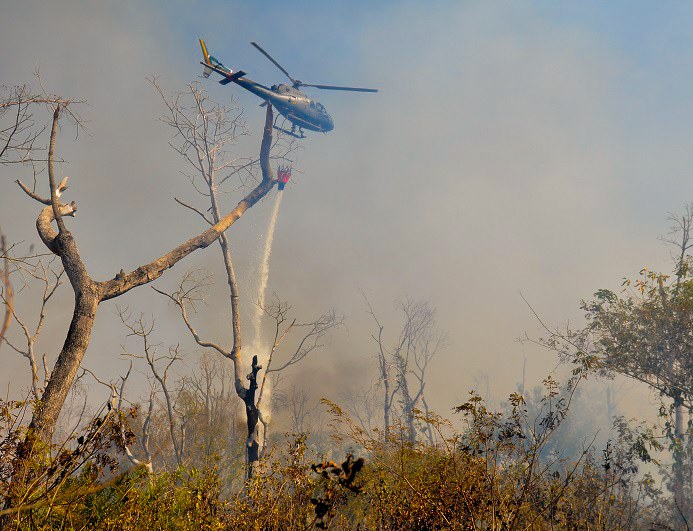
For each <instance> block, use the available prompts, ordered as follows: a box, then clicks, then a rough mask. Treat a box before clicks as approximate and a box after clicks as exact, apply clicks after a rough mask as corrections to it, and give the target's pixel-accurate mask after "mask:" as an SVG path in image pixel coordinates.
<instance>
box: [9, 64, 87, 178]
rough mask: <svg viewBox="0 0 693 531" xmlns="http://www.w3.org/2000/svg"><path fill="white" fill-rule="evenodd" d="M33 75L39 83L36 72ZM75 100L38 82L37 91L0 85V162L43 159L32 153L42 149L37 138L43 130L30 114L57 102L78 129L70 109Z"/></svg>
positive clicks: (19, 162) (75, 118) (25, 161)
mask: <svg viewBox="0 0 693 531" xmlns="http://www.w3.org/2000/svg"><path fill="white" fill-rule="evenodd" d="M36 78H37V80H38V82H39V85H41V78H40V76H39V74H38V72H36ZM75 103H80V102H75V101H72V100H67V99H65V98H62V97H60V96H56V95H52V94H48V93H47V92H46V91H45V89H44V88H43V86H42V85H41V92H39V93H37V92H34V91H32V90H31V88H30V87H29V86H28V85H14V86H5V85H3V86H0V165H5V164H25V163H27V162H39V161H41V160H43V161H45V159H40V158H37V157H36V155H35V153H36V152H37V151H42V150H43V146H41V145H39V139H40V138H41V136H42V134H43V132H44V131H45V130H46V126H45V125H43V124H42V123H40V122H37V120H36V118H35V117H34V111H35V109H36V107H44V106H48V107H54V106H56V105H60V106H61V107H62V108H63V109H64V110H65V112H67V113H68V115H69V116H70V118H72V121H73V123H74V124H75V125H76V126H77V127H78V128H79V127H81V120H80V119H79V116H77V115H76V114H75V113H74V112H73V111H72V108H71V106H73V105H74V104H75Z"/></svg>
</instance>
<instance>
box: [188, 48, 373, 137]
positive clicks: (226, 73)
mask: <svg viewBox="0 0 693 531" xmlns="http://www.w3.org/2000/svg"><path fill="white" fill-rule="evenodd" d="M250 44H252V45H253V46H254V47H255V48H257V50H258V51H259V52H260V53H261V54H263V55H264V56H265V57H267V59H269V60H270V61H271V62H272V64H274V66H276V67H277V68H279V70H281V71H282V72H283V73H284V75H286V77H288V78H289V79H290V80H291V85H286V84H279V85H272V86H271V87H266V86H264V85H261V84H260V83H257V82H255V81H253V80H252V79H249V78H247V77H245V72H244V71H243V70H238V71H236V72H234V71H233V70H231V69H229V68H227V67H225V66H224V65H223V64H222V63H221V61H219V60H218V59H217V58H216V57H214V56H213V55H209V52H208V51H207V46H206V45H205V41H204V40H203V39H200V47H201V48H202V57H203V59H204V61H200V64H201V65H202V66H203V67H204V69H203V71H202V75H203V76H204V77H209V76H210V74H211V73H212V72H216V73H218V74H221V75H222V76H223V79H221V80H219V83H221V84H222V85H228V84H229V83H232V82H233V83H236V84H237V85H240V86H241V87H243V88H244V89H246V90H247V91H249V92H252V93H253V94H255V95H256V96H258V97H260V98H262V99H263V100H265V101H264V102H263V103H262V104H261V107H263V106H265V105H267V104H268V103H269V104H272V105H274V107H275V108H276V109H277V110H278V111H279V113H280V114H281V115H283V116H285V117H286V118H287V119H288V120H289V121H290V122H291V130H288V129H283V128H282V127H279V126H278V125H277V120H276V119H275V122H274V128H275V129H277V130H278V131H281V132H283V133H286V134H288V135H291V136H293V137H296V138H305V137H306V136H305V134H304V132H303V130H304V129H308V130H309V131H318V132H321V133H327V132H328V131H332V129H334V122H333V121H332V117H331V116H330V115H329V114H328V113H327V111H326V110H325V107H323V105H322V104H321V103H319V102H317V101H315V100H313V99H311V98H309V97H308V95H307V94H305V93H304V92H302V91H300V90H299V87H313V88H318V89H323V90H346V91H351V92H378V91H377V90H376V89H369V88H357V87H336V86H333V85H314V84H311V83H303V82H302V81H299V80H297V79H294V78H293V77H291V75H290V74H289V72H287V71H286V70H285V69H284V67H282V66H281V65H280V64H279V63H278V62H277V61H275V60H274V58H273V57H272V56H271V55H270V54H269V53H267V52H266V51H265V50H264V49H263V48H262V47H261V46H260V45H259V44H257V43H255V42H251V43H250ZM277 119H279V116H277Z"/></svg>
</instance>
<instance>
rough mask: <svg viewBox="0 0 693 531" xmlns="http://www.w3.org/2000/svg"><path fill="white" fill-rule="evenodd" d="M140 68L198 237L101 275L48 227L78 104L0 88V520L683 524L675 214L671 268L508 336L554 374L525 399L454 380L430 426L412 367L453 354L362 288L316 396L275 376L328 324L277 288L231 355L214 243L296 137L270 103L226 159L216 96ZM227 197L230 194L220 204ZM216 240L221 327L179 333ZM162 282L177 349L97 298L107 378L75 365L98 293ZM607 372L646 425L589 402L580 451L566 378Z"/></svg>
mask: <svg viewBox="0 0 693 531" xmlns="http://www.w3.org/2000/svg"><path fill="white" fill-rule="evenodd" d="M151 82H152V84H153V86H154V89H155V90H156V91H157V92H158V93H159V94H160V96H161V98H162V102H163V109H164V111H165V114H164V115H163V117H162V122H163V123H164V124H165V126H167V127H168V128H170V131H172V135H171V137H172V139H171V146H172V148H173V150H174V153H175V155H176V156H178V157H180V158H181V161H182V163H183V164H184V165H185V174H186V176H187V177H188V178H189V180H190V182H191V184H192V185H193V190H194V195H193V196H192V199H190V198H183V199H181V198H175V201H176V202H177V203H178V204H179V205H180V207H181V211H182V212H186V213H192V215H194V216H195V218H199V219H197V221H201V223H202V229H199V230H196V229H191V233H193V234H195V233H197V235H194V236H192V237H189V235H187V236H186V235H181V241H184V243H182V244H181V245H179V246H178V247H176V248H174V249H172V250H171V251H169V252H167V253H165V254H164V255H162V256H161V257H159V258H155V259H153V260H151V261H149V262H143V264H142V265H141V266H139V267H137V268H135V269H133V270H132V271H124V270H123V269H120V270H119V271H117V269H119V268H114V271H113V275H112V278H110V279H106V280H95V279H93V278H92V277H91V276H90V274H89V272H88V271H87V268H86V266H85V263H84V260H83V257H82V255H81V254H80V251H79V249H78V247H77V243H76V241H75V237H74V236H73V235H72V234H71V233H70V231H69V229H68V224H69V223H77V222H78V221H77V220H74V221H73V220H68V219H67V218H72V217H74V215H75V213H76V211H77V205H76V204H75V203H74V202H65V201H66V199H63V197H64V196H66V197H68V198H69V193H70V192H69V191H68V188H67V181H66V180H65V179H63V180H62V181H61V182H60V183H58V180H59V177H58V175H57V173H56V163H57V161H58V160H59V158H58V155H57V152H58V146H59V139H60V138H61V134H60V130H61V129H60V127H59V126H60V125H65V126H67V125H71V126H72V127H74V128H76V130H77V131H79V130H80V128H81V118H80V116H79V114H78V113H77V110H79V107H80V104H79V102H74V101H70V100H67V99H64V98H61V97H58V96H52V95H47V94H45V93H43V92H41V93H33V92H32V91H31V90H30V89H29V87H26V86H21V87H10V88H7V87H4V88H2V92H0V164H2V165H3V166H11V167H13V168H18V169H19V171H20V173H21V172H22V171H26V174H28V175H29V177H28V178H24V179H23V180H22V179H20V180H18V181H17V182H16V184H14V183H2V186H3V193H13V192H19V193H21V194H22V196H23V197H24V199H26V201H27V208H28V209H31V208H33V207H37V209H38V213H37V214H36V227H37V230H38V236H39V239H38V240H37V242H36V243H35V244H34V245H32V246H31V247H30V248H26V247H27V246H26V244H24V243H21V242H20V243H16V244H13V243H12V235H11V234H0V236H1V237H0V301H1V303H2V309H3V311H2V314H1V315H0V317H2V320H1V321H0V325H1V326H0V352H1V353H2V355H3V356H10V355H15V356H20V357H21V358H22V359H23V360H25V361H23V363H25V365H26V366H27V368H28V370H27V375H26V387H25V388H26V392H25V393H24V394H23V395H22V396H15V397H9V396H8V397H6V398H2V399H0V501H1V502H2V504H1V506H0V507H1V508H0V527H2V529H53V528H55V529H114V530H115V529H118V530H129V529H132V530H136V529H147V528H151V529H277V530H280V529H281V530H285V529H311V528H318V529H327V528H333V529H398V530H399V529H412V530H413V529H493V530H502V529H556V528H566V529H637V528H643V529H647V528H652V527H656V528H660V529H684V528H688V525H689V522H693V504H691V501H690V500H691V498H692V496H693V481H692V480H691V478H693V474H692V470H693V443H692V442H691V441H692V439H691V422H690V420H689V419H690V414H691V407H693V406H692V399H693V363H691V356H690V352H691V350H692V348H693V344H692V342H693V340H692V339H691V338H692V337H693V334H692V332H691V331H692V330H693V268H691V258H690V256H689V251H690V249H691V246H692V245H693V244H691V232H690V231H691V226H692V223H693V209H692V208H689V209H687V210H686V211H685V212H684V213H683V214H682V215H677V216H673V217H672V222H673V228H672V232H671V234H669V235H668V236H667V237H666V240H667V241H668V242H669V243H671V244H673V245H674V246H675V249H676V252H675V253H674V264H673V272H672V273H670V274H665V273H655V272H651V271H649V270H643V271H642V272H641V275H640V277H639V278H637V279H635V280H632V281H631V280H625V281H624V283H623V286H622V290H621V291H618V292H614V291H610V290H599V291H597V292H596V293H595V295H594V297H593V298H592V299H590V300H586V301H583V302H582V309H583V310H584V312H585V316H586V321H585V322H586V324H585V327H584V328H582V329H579V330H573V329H562V330H554V329H552V328H550V327H549V326H545V330H546V334H545V336H544V337H543V338H529V337H527V338H525V340H527V341H533V342H535V343H538V344H539V345H541V346H542V347H545V348H547V349H549V350H551V351H553V352H554V353H555V354H556V358H557V359H560V360H561V361H562V362H563V365H562V367H563V369H562V370H560V371H557V373H560V374H561V375H563V376H562V377H559V376H556V375H555V374H552V375H548V376H547V377H546V379H545V380H544V381H543V383H542V385H541V386H539V387H537V388H535V389H525V382H524V381H523V382H521V384H518V390H517V391H516V392H512V393H510V394H509V395H508V397H507V398H506V399H505V400H504V401H503V402H502V403H501V404H499V405H498V406H497V407H493V406H492V405H491V404H490V403H489V401H488V400H487V399H484V398H482V396H481V394H480V393H479V392H477V391H472V392H470V393H469V394H468V395H467V398H466V400H465V401H464V402H463V403H461V404H451V409H450V414H449V415H447V416H440V415H439V414H437V413H436V412H434V411H433V410H432V409H431V408H430V407H429V402H428V400H427V396H428V395H429V394H430V392H431V390H432V389H435V385H436V384H435V382H434V381H431V379H430V378H429V368H430V367H431V365H432V364H435V363H436V362H437V361H438V360H439V359H441V358H442V356H441V352H444V351H445V350H446V349H450V348H452V347H450V346H449V345H448V341H447V337H446V334H445V332H444V331H442V330H441V329H440V328H439V327H438V325H437V320H436V312H435V309H434V308H433V307H432V306H431V305H430V304H429V303H427V302H422V301H416V300H413V299H409V298H404V299H402V300H400V301H398V302H397V304H396V309H397V312H398V315H400V317H401V322H400V323H399V324H398V325H394V324H393V323H392V322H391V320H386V319H385V318H383V317H380V316H379V314H378V311H377V310H376V309H375V308H374V306H373V305H371V303H370V302H369V301H368V299H366V297H365V296H364V308H365V311H366V313H367V314H368V316H369V319H371V322H372V326H373V328H372V334H371V337H370V341H371V348H370V351H369V352H368V353H367V354H369V355H371V360H372V366H370V367H368V368H365V367H364V369H363V371H362V372H363V373H364V374H366V373H368V375H367V376H364V377H363V379H362V381H359V382H349V385H352V384H353V389H351V390H350V391H349V392H347V393H345V394H344V395H343V396H342V398H341V399H339V400H336V401H330V400H327V399H322V400H321V397H319V396H312V395H311V392H310V389H306V388H305V387H301V386H300V385H299V384H297V383H296V382H294V381H292V380H291V374H290V371H289V370H290V369H291V368H295V367H296V366H305V365H309V364H310V363H311V361H312V359H313V358H314V357H315V356H327V355H329V351H330V342H329V339H330V337H331V335H332V334H333V333H334V332H335V331H338V330H339V329H340V328H341V327H342V325H343V321H344V319H343V317H342V316H341V315H340V314H339V313H338V312H337V311H336V310H334V309H328V310H326V311H325V310H320V311H318V312H312V311H305V310H304V309H299V308H294V307H292V306H291V305H290V304H289V303H287V302H286V301H283V300H281V299H280V298H279V296H275V297H273V298H272V299H271V301H270V302H269V303H267V304H265V305H264V306H263V307H261V308H260V310H261V314H262V317H263V320H262V323H263V327H264V328H266V332H267V334H266V335H267V336H268V337H270V338H271V339H270V340H269V341H268V342H267V344H266V345H265V346H264V347H262V348H260V347H258V346H255V351H251V350H249V349H248V348H247V347H246V346H245V344H244V342H243V335H242V320H241V315H242V308H241V306H242V304H246V302H244V301H242V300H241V297H240V295H239V293H241V290H240V289H239V286H238V282H237V280H236V273H235V266H236V265H235V262H234V256H233V253H234V252H235V249H234V248H233V246H232V245H231V237H232V234H233V228H232V227H231V226H232V225H233V224H234V223H235V222H236V221H237V220H239V218H240V217H241V216H243V215H252V214H253V213H252V211H251V212H246V211H248V210H249V209H251V208H252V207H253V206H254V205H255V204H256V203H258V202H259V201H260V200H261V199H262V198H263V197H265V196H266V195H267V194H268V193H269V192H270V191H271V190H272V189H273V187H274V186H275V184H277V179H276V177H275V175H274V171H273V169H272V168H273V167H276V166H278V165H279V164H282V165H284V164H288V163H290V162H291V157H292V154H293V153H294V151H295V149H296V146H295V144H294V143H293V142H292V141H291V139H290V138H289V139H287V138H286V137H283V136H275V133H274V132H273V129H272V123H273V122H272V121H273V109H272V107H271V106H268V107H267V109H266V120H265V124H264V129H263V133H262V139H261V142H260V145H259V149H258V153H257V155H255V154H252V155H250V156H239V155H238V154H237V153H234V151H233V149H234V147H235V144H236V141H237V140H238V139H239V138H240V137H242V136H246V135H248V134H250V133H249V128H248V126H247V124H246V123H245V121H244V120H243V115H242V113H241V112H240V111H239V110H238V109H236V108H235V107H233V106H231V107H228V108H227V107H224V106H222V105H219V104H217V103H215V102H213V101H211V100H210V99H209V97H208V95H207V94H206V93H205V92H204V90H203V89H202V88H201V86H199V85H197V84H192V85H190V86H189V87H187V88H186V89H185V90H183V91H181V92H178V93H174V94H171V95H169V94H168V93H167V92H166V91H165V90H164V89H163V88H162V87H161V86H160V85H159V84H158V81H157V80H156V79H152V80H151ZM44 118H46V120H45V123H44V120H43V119H44ZM233 183H235V184H233ZM70 186H73V187H75V188H76V187H79V182H78V180H76V182H71V183H70ZM224 186H231V188H230V190H224V188H223V187H224ZM233 186H236V188H233ZM232 193H235V194H236V195H237V196H238V201H237V202H236V203H235V205H234V204H232V205H231V206H230V207H229V206H226V207H225V206H224V204H223V202H224V200H225V199H227V198H228V196H229V195H231V194H232ZM171 199H173V198H171ZM36 203H39V204H38V205H36ZM0 221H1V220H0ZM186 238H188V239H187V240H186ZM217 242H218V246H219V247H218V251H219V253H220V254H219V261H220V264H221V266H222V267H223V271H224V275H225V285H224V286H223V290H224V294H225V297H226V301H227V307H226V308H225V309H224V310H223V312H225V313H224V317H225V320H224V331H225V334H226V335H225V337H222V338H221V339H215V338H208V337H205V333H204V332H203V331H201V330H198V327H199V325H198V324H197V323H198V322H200V321H203V319H204V317H205V312H207V311H209V308H205V306H204V304H203V301H204V299H205V296H206V295H205V294H206V291H208V290H209V289H210V287H211V286H212V284H211V282H212V281H211V278H210V276H209V275H207V274H206V273H205V272H204V271H197V270H194V271H187V272H186V271H178V272H177V271H176V270H173V271H172V272H169V270H170V269H171V268H172V267H173V266H174V265H176V264H177V263H178V262H181V261H183V260H184V259H185V258H186V257H187V256H188V255H190V254H192V253H193V252H195V251H196V250H198V249H203V248H205V247H209V246H212V245H214V244H216V243H217ZM39 247H40V249H39ZM145 258H146V257H145ZM164 274H166V275H172V276H174V277H175V275H178V277H177V278H178V279H179V280H178V281H177V285H178V287H177V289H175V290H173V291H165V290H164V289H160V288H159V287H157V286H156V285H154V286H152V288H153V289H152V290H151V296H152V297H157V298H163V300H166V301H167V302H168V303H170V305H171V307H172V308H173V310H174V313H175V315H176V316H178V317H179V321H178V322H177V324H178V325H179V326H180V329H181V330H182V331H183V333H184V334H186V335H189V337H190V338H191V341H193V342H194V344H195V345H196V347H197V348H198V349H199V350H198V351H197V352H196V353H189V352H185V351H184V349H182V348H181V346H180V345H179V344H177V343H171V344H169V342H167V338H166V337H162V335H161V334H160V333H159V331H158V330H157V326H156V319H155V316H150V315H147V314H146V313H142V312H141V309H137V308H124V307H118V315H119V317H120V321H121V322H122V329H121V332H122V336H123V348H122V351H121V352H120V353H119V354H120V355H121V358H122V362H123V370H122V373H121V374H119V375H110V376H108V377H107V376H104V375H103V374H99V373H98V371H93V370H90V369H89V367H93V365H89V364H86V363H84V359H85V353H86V351H87V347H88V346H89V342H90V339H91V334H92V328H93V323H94V319H95V317H96V314H97V312H98V310H99V309H100V307H101V303H107V302H108V301H110V300H111V299H115V298H118V297H120V296H121V295H123V294H125V293H126V292H128V291H130V290H133V289H136V288H139V287H141V286H144V285H146V284H150V283H152V282H154V281H155V280H156V279H158V278H159V277H161V276H162V275H164ZM69 289H71V290H72V292H73V294H74V307H73V308H71V311H72V319H71V323H70V325H69V328H68V329H67V330H66V331H65V339H64V342H63V344H62V345H59V344H47V343H45V342H43V343H40V344H41V345H42V347H41V349H39V348H38V346H37V345H38V344H39V342H40V340H41V334H42V331H43V330H44V325H45V323H46V322H47V321H50V319H51V312H52V304H53V303H54V300H55V297H54V294H55V293H56V291H58V290H69ZM215 289H220V288H219V287H217V288H215ZM36 293H38V294H39V297H38V299H37V300H35V301H32V300H23V299H30V297H32V296H33V295H34V294H36ZM20 300H22V304H21V305H20V304H18V302H19V301H20ZM255 302H256V301H247V306H244V307H243V310H244V311H249V310H248V308H252V304H253V303H255ZM27 308H33V313H32V311H28V310H27ZM542 324H543V321H542ZM44 352H45V353H44ZM183 367H185V370H183ZM369 371H370V372H369ZM135 374H139V375H140V377H142V378H144V379H145V380H146V382H147V388H146V390H145V392H144V394H139V395H138V394H137V391H135V390H134V388H135V386H134V385H133V384H132V380H131V378H132V377H133V375H135ZM618 375H620V376H625V377H627V378H630V379H632V380H635V381H638V382H641V383H642V384H643V385H645V386H647V387H648V388H651V389H652V390H654V391H655V392H656V393H658V395H659V396H660V397H661V408H660V411H659V414H660V417H661V422H659V423H650V424H648V423H645V422H644V421H642V422H641V421H637V420H631V419H625V418H623V417H618V416H616V415H615V413H617V411H616V409H615V408H614V407H610V408H609V417H611V416H614V418H613V422H614V423H613V427H612V429H611V431H610V432H609V436H608V438H607V440H605V441H604V442H603V443H602V442H597V436H596V433H595V432H594V431H591V432H590V431H589V430H587V431H580V430H579V429H578V426H579V421H580V418H581V415H587V414H588V413H587V412H586V411H585V410H583V409H581V408H580V407H577V406H576V404H578V403H579V402H580V400H582V398H581V392H582V389H583V388H584V387H585V386H586V385H587V384H588V382H595V381H607V380H608V379H609V378H613V377H615V376H618ZM559 380H560V381H559ZM289 384H290V385H289ZM460 393H461V394H462V393H463V390H460ZM609 396H610V395H609ZM686 414H688V416H687V417H686ZM446 417H449V418H446ZM576 434H577V435H576Z"/></svg>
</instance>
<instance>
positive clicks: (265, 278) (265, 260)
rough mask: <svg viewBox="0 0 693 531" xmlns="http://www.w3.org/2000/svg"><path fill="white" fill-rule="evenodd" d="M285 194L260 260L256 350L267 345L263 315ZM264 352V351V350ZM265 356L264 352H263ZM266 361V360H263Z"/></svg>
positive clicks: (278, 200) (278, 202) (274, 213)
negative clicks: (264, 335)
mask: <svg viewBox="0 0 693 531" xmlns="http://www.w3.org/2000/svg"><path fill="white" fill-rule="evenodd" d="M283 196H284V192H283V191H282V190H280V191H279V192H278V193H277V196H276V198H275V200H274V208H273V209H272V217H271V218H270V222H269V225H268V226H267V236H266V237H265V247H264V248H263V250H262V258H261V260H260V270H259V271H258V285H257V298H256V301H255V302H256V305H255V315H254V316H253V340H252V343H251V344H252V345H253V347H254V350H255V351H257V349H258V348H262V347H264V346H265V345H264V344H263V341H262V330H261V329H262V327H261V326H260V325H261V324H262V315H263V314H264V310H263V308H264V307H265V299H266V297H267V283H268V282H269V265H270V257H271V256H272V242H273V241H274V230H275V228H276V227H277V217H279V205H281V203H282V197H283ZM262 350H264V349H262ZM263 354H264V352H263ZM263 361H264V360H263Z"/></svg>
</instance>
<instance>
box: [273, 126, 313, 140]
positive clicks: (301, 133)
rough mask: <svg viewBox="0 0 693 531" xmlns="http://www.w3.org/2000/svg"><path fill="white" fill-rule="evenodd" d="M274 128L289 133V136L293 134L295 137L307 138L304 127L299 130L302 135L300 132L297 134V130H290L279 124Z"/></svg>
mask: <svg viewBox="0 0 693 531" xmlns="http://www.w3.org/2000/svg"><path fill="white" fill-rule="evenodd" d="M274 128H275V129H276V130H277V131H281V132H282V133H284V134H286V135H289V136H293V137H294V138H299V139H301V138H306V135H304V134H303V129H299V130H298V132H299V133H300V135H299V134H296V131H295V130H294V129H292V130H291V131H289V130H288V129H283V128H281V127H279V126H278V125H275V126H274Z"/></svg>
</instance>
